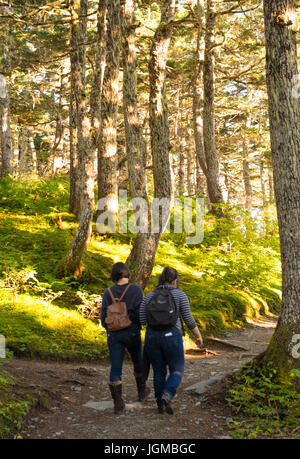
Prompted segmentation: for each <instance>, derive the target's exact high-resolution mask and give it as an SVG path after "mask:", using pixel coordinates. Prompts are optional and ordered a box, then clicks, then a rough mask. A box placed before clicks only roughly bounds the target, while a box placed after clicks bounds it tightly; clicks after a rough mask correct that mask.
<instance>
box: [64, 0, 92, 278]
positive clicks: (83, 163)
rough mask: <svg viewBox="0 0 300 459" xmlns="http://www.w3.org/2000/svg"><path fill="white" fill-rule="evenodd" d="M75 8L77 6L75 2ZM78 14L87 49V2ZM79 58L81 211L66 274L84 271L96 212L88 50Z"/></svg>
mask: <svg viewBox="0 0 300 459" xmlns="http://www.w3.org/2000/svg"><path fill="white" fill-rule="evenodd" d="M74 6H76V5H75V2H74ZM79 11H80V14H81V15H82V16H85V19H84V22H83V23H82V24H81V27H80V28H79V34H78V38H79V39H80V40H81V42H80V43H81V45H80V46H82V47H85V45H84V43H85V40H86V17H87V13H88V0H81V2H80V10H79ZM77 45H78V49H79V44H78V43H77ZM79 57H80V59H79V65H77V67H76V75H75V78H74V96H75V100H76V114H77V116H76V121H77V122H76V124H77V154H78V158H79V164H78V174H77V178H78V180H79V183H78V190H79V195H78V198H79V209H78V207H77V209H78V211H79V213H78V215H79V225H78V230H77V233H76V235H75V238H74V240H73V242H72V244H71V247H70V249H69V252H68V254H67V257H66V260H65V273H67V274H74V275H78V274H79V273H80V272H81V269H82V268H81V259H82V256H83V252H84V250H85V249H86V247H87V245H88V242H89V239H90V236H91V231H92V218H93V210H94V162H93V155H92V146H91V139H90V132H91V124H90V120H89V116H88V107H87V96H86V84H85V49H81V51H80V52H79Z"/></svg>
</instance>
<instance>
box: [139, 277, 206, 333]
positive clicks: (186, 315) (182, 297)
mask: <svg viewBox="0 0 300 459" xmlns="http://www.w3.org/2000/svg"><path fill="white" fill-rule="evenodd" d="M160 287H161V286H160ZM163 287H165V288H169V289H171V292H172V295H173V297H174V300H175V303H176V306H177V309H178V311H179V314H180V316H181V318H182V319H183V321H184V322H185V324H186V326H187V327H188V328H189V329H190V330H193V328H195V327H196V326H197V324H196V322H195V319H194V318H193V316H192V314H191V307H190V302H189V300H188V297H187V296H186V294H185V293H184V292H183V291H182V290H179V289H178V288H174V287H172V286H170V285H164V286H163ZM154 293H155V290H154V291H153V292H150V293H148V295H147V296H146V297H145V298H144V299H143V301H142V303H141V306H140V322H141V324H142V325H147V321H146V305H147V303H148V302H149V301H150V300H151V298H152V296H153V295H154ZM176 328H177V329H178V330H179V331H181V329H182V327H181V321H180V318H179V319H178V320H177V323H176Z"/></svg>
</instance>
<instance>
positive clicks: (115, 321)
mask: <svg viewBox="0 0 300 459" xmlns="http://www.w3.org/2000/svg"><path fill="white" fill-rule="evenodd" d="M130 285H131V284H128V285H127V287H126V288H125V290H124V292H123V294H122V296H121V297H120V298H115V297H114V296H113V294H112V291H111V289H110V288H109V289H108V291H109V294H110V296H111V299H112V304H111V305H110V306H108V308H107V313H106V319H105V323H106V325H107V330H108V331H118V330H123V329H124V328H128V327H130V325H131V324H132V322H131V320H130V319H129V316H128V311H127V306H126V303H125V302H124V301H122V299H123V298H124V296H125V293H126V292H127V290H128V289H129V287H130Z"/></svg>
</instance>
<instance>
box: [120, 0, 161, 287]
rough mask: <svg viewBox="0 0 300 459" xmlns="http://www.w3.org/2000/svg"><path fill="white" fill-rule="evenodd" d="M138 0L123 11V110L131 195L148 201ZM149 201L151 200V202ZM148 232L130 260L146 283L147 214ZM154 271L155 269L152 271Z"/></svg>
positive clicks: (133, 270)
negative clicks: (140, 104)
mask: <svg viewBox="0 0 300 459" xmlns="http://www.w3.org/2000/svg"><path fill="white" fill-rule="evenodd" d="M135 6H136V5H135V1H133V0H125V3H124V5H123V14H122V35H123V111H124V120H125V136H126V156H127V165H128V176H129V185H130V195H131V198H132V199H134V198H142V199H144V200H145V201H146V202H147V203H148V196H147V191H146V169H145V168H146V154H147V151H146V142H145V139H144V137H143V132H142V125H141V123H140V121H139V115H138V96H137V74H136V46H135V42H136V35H135V13H134V12H135ZM148 204H149V203H148ZM143 218H145V221H144V222H140V224H144V225H145V226H147V227H148V232H142V231H140V232H138V235H137V237H136V240H135V243H134V245H133V248H132V251H131V253H130V255H129V257H128V259H127V261H126V263H127V264H128V266H129V268H130V271H131V281H132V282H136V283H139V284H140V285H142V286H143V287H145V285H146V281H147V276H148V273H149V266H148V265H149V263H150V269H151V270H152V266H153V265H151V264H152V259H153V255H152V249H153V245H154V241H153V235H152V234H151V232H150V231H149V223H150V218H149V216H148V215H144V216H143ZM150 272H151V271H150Z"/></svg>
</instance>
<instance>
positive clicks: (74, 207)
mask: <svg viewBox="0 0 300 459" xmlns="http://www.w3.org/2000/svg"><path fill="white" fill-rule="evenodd" d="M81 12H82V11H81V1H80V0H70V13H71V39H70V46H71V54H70V60H71V62H70V66H71V81H70V86H71V89H70V115H69V116H70V121H69V123H70V201H69V207H70V212H73V213H75V215H76V216H77V217H79V213H80V190H79V183H80V173H79V163H80V158H79V151H78V107H79V99H80V94H79V93H78V91H79V88H80V86H81V81H82V73H83V68H82V65H83V62H84V59H85V56H84V53H83V51H84V49H83V48H82V45H80V34H81V33H80V32H81V30H82V26H81V25H80V23H81V21H82V19H80V18H79V16H81Z"/></svg>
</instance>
